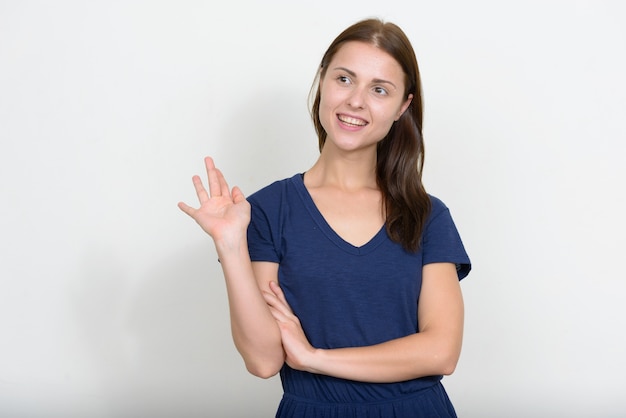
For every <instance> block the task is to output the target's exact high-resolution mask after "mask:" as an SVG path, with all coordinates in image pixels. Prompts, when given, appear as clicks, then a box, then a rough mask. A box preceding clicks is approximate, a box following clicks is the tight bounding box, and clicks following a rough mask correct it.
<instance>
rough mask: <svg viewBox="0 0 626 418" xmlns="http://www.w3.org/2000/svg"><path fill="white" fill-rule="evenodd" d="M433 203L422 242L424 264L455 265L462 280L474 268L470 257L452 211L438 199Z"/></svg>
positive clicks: (433, 199) (433, 200)
mask: <svg viewBox="0 0 626 418" xmlns="http://www.w3.org/2000/svg"><path fill="white" fill-rule="evenodd" d="M431 201H432V211H431V215H430V218H429V220H428V222H427V223H426V226H425V229H424V235H423V240H422V246H423V247H422V248H423V254H424V256H423V264H430V263H454V264H455V265H456V269H457V274H458V276H459V280H461V279H463V278H464V277H465V276H467V275H468V274H469V272H470V270H471V268H472V265H471V262H470V259H469V256H468V255H467V252H466V251H465V247H464V246H463V242H462V241H461V236H460V235H459V231H458V230H457V228H456V225H455V224H454V221H453V220H452V216H451V215H450V210H449V209H448V208H447V207H446V206H445V205H444V204H443V202H441V201H440V200H438V199H437V198H434V197H431Z"/></svg>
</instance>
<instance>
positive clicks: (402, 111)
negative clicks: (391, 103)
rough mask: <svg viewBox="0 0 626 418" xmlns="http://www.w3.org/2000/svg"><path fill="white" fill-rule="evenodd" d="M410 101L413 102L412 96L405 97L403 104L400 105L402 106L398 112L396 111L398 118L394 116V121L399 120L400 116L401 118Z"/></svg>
mask: <svg viewBox="0 0 626 418" xmlns="http://www.w3.org/2000/svg"><path fill="white" fill-rule="evenodd" d="M412 101H413V95H412V94H409V97H407V99H406V100H405V101H404V103H402V106H401V107H400V110H399V111H398V116H396V119H395V120H396V121H397V120H398V119H400V116H402V114H403V113H404V112H406V110H407V109H408V108H409V105H410V104H411V102H412Z"/></svg>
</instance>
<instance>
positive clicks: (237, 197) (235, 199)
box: [231, 186, 246, 203]
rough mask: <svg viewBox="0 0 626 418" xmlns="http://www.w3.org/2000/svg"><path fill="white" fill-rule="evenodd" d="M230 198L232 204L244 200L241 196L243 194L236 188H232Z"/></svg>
mask: <svg viewBox="0 0 626 418" xmlns="http://www.w3.org/2000/svg"><path fill="white" fill-rule="evenodd" d="M231 196H232V197H233V202H235V203H241V202H243V201H245V200H246V197H245V196H244V195H243V192H242V191H241V189H240V188H239V187H237V186H235V187H233V191H232V193H231Z"/></svg>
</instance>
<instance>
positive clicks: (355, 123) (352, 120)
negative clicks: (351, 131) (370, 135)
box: [337, 115, 367, 126]
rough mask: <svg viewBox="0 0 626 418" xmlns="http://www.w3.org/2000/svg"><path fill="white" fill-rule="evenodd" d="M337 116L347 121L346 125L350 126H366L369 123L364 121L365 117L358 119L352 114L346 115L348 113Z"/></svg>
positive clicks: (344, 121) (342, 120)
mask: <svg viewBox="0 0 626 418" xmlns="http://www.w3.org/2000/svg"><path fill="white" fill-rule="evenodd" d="M337 118H338V119H339V120H340V121H341V122H343V123H345V124H346V125H350V126H365V125H367V122H366V121H364V120H363V119H357V118H353V117H350V116H346V115H337Z"/></svg>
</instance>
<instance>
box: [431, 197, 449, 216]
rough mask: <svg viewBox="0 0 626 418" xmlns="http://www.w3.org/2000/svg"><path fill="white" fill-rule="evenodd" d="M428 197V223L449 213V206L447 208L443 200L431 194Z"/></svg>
mask: <svg viewBox="0 0 626 418" xmlns="http://www.w3.org/2000/svg"><path fill="white" fill-rule="evenodd" d="M428 197H429V198H430V214H429V215H428V222H430V221H432V220H433V219H435V218H436V217H438V216H440V215H441V214H442V213H446V212H449V209H448V206H446V204H445V203H444V202H443V201H442V200H441V199H439V198H438V197H435V196H433V195H431V194H429V195H428Z"/></svg>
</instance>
